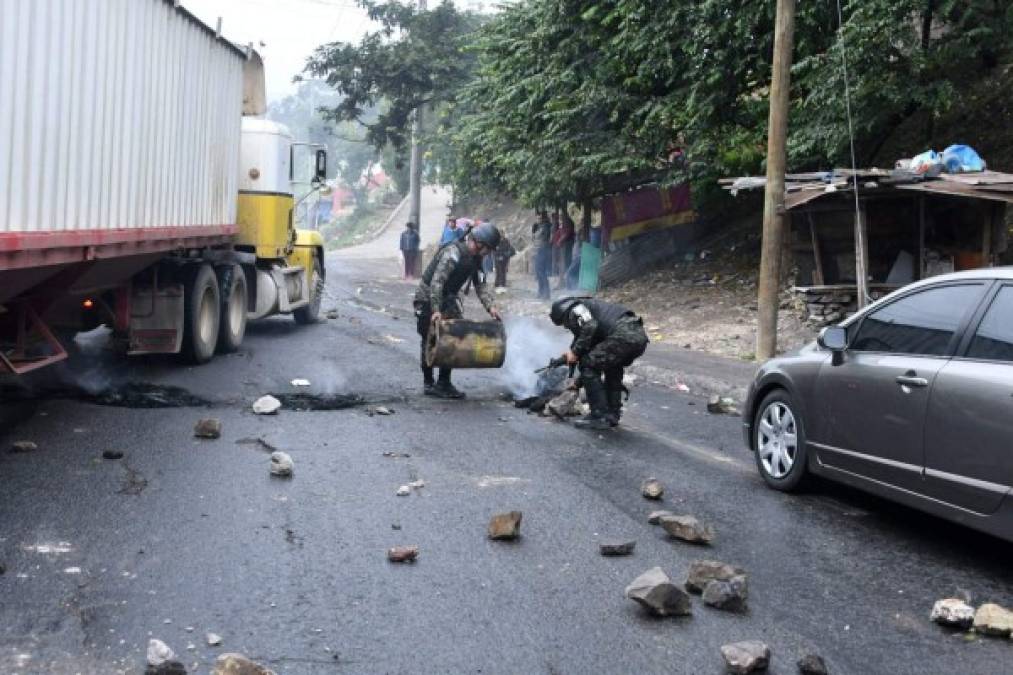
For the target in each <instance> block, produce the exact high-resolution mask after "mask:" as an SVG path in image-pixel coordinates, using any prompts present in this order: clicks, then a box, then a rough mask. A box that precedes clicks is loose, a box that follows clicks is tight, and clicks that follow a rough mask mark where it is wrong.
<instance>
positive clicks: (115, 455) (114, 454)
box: [102, 450, 123, 459]
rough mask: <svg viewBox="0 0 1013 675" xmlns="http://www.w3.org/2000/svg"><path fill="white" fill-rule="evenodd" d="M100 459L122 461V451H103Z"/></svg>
mask: <svg viewBox="0 0 1013 675" xmlns="http://www.w3.org/2000/svg"><path fill="white" fill-rule="evenodd" d="M102 459H123V451H122V450H103V451H102Z"/></svg>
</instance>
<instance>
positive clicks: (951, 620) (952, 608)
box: [929, 598, 974, 628]
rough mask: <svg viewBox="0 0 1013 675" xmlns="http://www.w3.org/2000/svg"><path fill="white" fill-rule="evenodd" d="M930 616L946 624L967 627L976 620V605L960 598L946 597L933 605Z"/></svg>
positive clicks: (933, 619) (937, 621)
mask: <svg viewBox="0 0 1013 675" xmlns="http://www.w3.org/2000/svg"><path fill="white" fill-rule="evenodd" d="M929 618H930V619H931V620H932V621H935V622H936V623H938V624H942V625H944V626H958V627H960V628H967V627H968V626H970V625H971V624H972V623H973V622H974V607H971V606H970V605H969V604H967V603H966V602H964V601H963V600H961V599H960V598H944V599H942V600H937V601H936V604H934V605H933V606H932V613H931V614H929Z"/></svg>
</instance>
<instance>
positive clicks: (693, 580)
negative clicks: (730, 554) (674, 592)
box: [686, 560, 746, 593]
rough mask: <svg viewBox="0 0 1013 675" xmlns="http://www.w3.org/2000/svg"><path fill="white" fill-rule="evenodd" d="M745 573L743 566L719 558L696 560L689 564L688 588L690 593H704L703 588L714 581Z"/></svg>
mask: <svg viewBox="0 0 1013 675" xmlns="http://www.w3.org/2000/svg"><path fill="white" fill-rule="evenodd" d="M745 573H746V572H745V570H743V569H742V568H741V567H735V566H734V565H729V564H727V563H723V562H719V561H717V560H694V561H693V562H692V563H690V565H689V576H688V577H687V578H686V590H687V591H689V592H690V593H703V589H704V588H706V587H707V584H709V583H710V582H712V581H715V580H717V581H728V580H730V579H731V578H732V577H735V576H739V575H740V574H745Z"/></svg>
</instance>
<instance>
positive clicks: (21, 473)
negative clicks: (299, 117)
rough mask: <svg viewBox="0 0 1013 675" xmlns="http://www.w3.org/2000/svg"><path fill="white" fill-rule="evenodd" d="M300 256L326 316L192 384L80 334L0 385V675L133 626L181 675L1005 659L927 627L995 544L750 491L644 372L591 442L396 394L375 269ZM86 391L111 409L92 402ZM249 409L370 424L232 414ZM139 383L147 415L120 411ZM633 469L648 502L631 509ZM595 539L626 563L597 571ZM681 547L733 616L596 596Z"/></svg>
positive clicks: (108, 646)
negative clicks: (648, 611)
mask: <svg viewBox="0 0 1013 675" xmlns="http://www.w3.org/2000/svg"><path fill="white" fill-rule="evenodd" d="M426 208H427V209H435V210H436V211H438V210H439V209H440V208H443V207H442V206H441V205H437V206H433V205H432V204H431V203H430V205H429V206H427V207H426ZM430 212H432V211H430ZM438 217H440V218H441V217H442V214H438ZM436 222H439V221H436ZM425 225H426V223H425V222H424V226H425ZM388 243H389V242H388ZM384 250H387V251H389V250H391V249H388V248H386V246H385V247H384ZM328 263H329V269H330V274H329V277H328V291H327V292H328V298H327V300H326V301H325V303H324V307H325V309H335V310H336V311H337V313H338V316H337V318H336V319H332V320H327V321H324V322H321V323H319V324H317V325H313V326H308V327H301V326H297V325H296V324H295V323H294V322H293V321H291V320H285V319H282V318H275V319H271V320H267V321H264V322H261V323H258V324H256V325H251V326H250V329H249V332H248V334H247V340H246V343H245V345H244V347H243V349H242V350H241V351H240V352H239V353H238V354H235V355H232V356H227V357H219V358H217V359H215V360H214V361H213V362H212V363H210V364H208V365H206V366H202V367H197V368H188V367H181V366H179V365H177V364H176V362H175V360H173V359H169V358H164V359H162V358H147V359H132V360H127V359H126V358H125V357H122V356H119V355H117V354H115V353H112V352H110V351H109V350H107V349H106V348H105V347H104V346H103V343H102V341H101V340H93V341H92V343H89V344H86V345H83V346H82V347H81V349H82V352H83V353H82V354H81V355H79V356H78V357H77V358H75V360H74V362H73V363H72V364H70V365H69V366H67V367H62V368H59V369H54V370H50V371H44V372H40V373H38V375H37V376H36V377H33V378H30V379H29V380H28V381H26V384H28V385H30V386H31V388H30V389H28V390H18V391H15V390H11V389H10V388H9V387H8V388H7V389H4V390H3V396H4V403H3V406H2V411H3V424H2V426H0V448H4V449H6V448H7V447H9V446H10V444H11V443H12V442H13V441H16V440H30V441H33V442H35V443H36V444H37V445H38V449H37V450H35V451H33V452H28V453H23V454H9V453H6V452H4V453H2V454H0V475H2V476H3V489H2V491H0V522H2V523H3V526H2V530H0V564H3V565H4V568H5V573H4V574H3V575H2V576H0V672H4V673H117V672H123V673H140V672H142V671H143V668H144V660H145V656H144V653H145V648H146V644H147V641H148V639H149V638H151V637H155V638H158V639H161V640H163V641H165V642H166V643H167V644H168V645H169V646H170V647H172V648H173V649H174V650H175V651H176V652H177V654H178V655H179V656H180V658H181V660H182V661H183V662H184V663H186V664H187V666H188V668H190V669H191V672H203V673H207V672H208V670H209V667H210V664H211V663H213V661H214V658H215V656H216V654H219V653H222V652H225V651H238V652H242V653H244V654H246V655H248V656H249V657H251V658H253V659H255V660H257V661H260V662H261V663H263V664H265V665H267V666H269V667H271V668H272V669H274V670H275V671H276V672H278V673H332V672H333V673H406V672H417V673H485V674H489V673H590V672H601V673H631V672H640V673H688V674H696V673H713V674H715V675H717V674H718V673H721V672H723V663H722V660H721V656H720V653H719V648H720V646H721V645H722V644H724V643H727V642H732V641H736V640H743V639H762V640H764V641H766V642H767V643H768V644H769V645H770V646H771V648H772V650H773V662H772V666H771V669H770V672H771V673H779V674H787V673H794V672H796V668H795V665H794V663H795V661H796V659H798V658H799V657H801V656H802V655H803V654H805V653H807V652H815V653H818V654H821V655H822V656H823V657H824V658H825V659H826V660H827V662H828V664H829V666H830V672H832V673H854V674H856V675H868V674H872V673H884V674H890V675H899V674H906V673H910V674H912V675H914V674H918V675H922V674H923V673H945V672H961V673H990V674H998V673H1009V672H1013V658H1011V651H1010V650H1011V649H1013V644H1010V641H1009V640H1001V639H987V638H973V639H966V638H965V636H963V635H962V634H959V633H952V632H949V631H946V630H943V629H941V628H939V627H938V626H936V625H934V624H932V623H930V622H929V621H928V613H929V610H930V609H931V607H932V604H933V602H934V601H935V600H936V599H938V598H942V597H946V596H951V595H955V594H967V595H969V596H971V598H972V599H973V600H974V601H975V602H984V601H995V602H998V603H1000V604H1004V605H1006V606H1009V605H1010V604H1013V566H1011V565H1010V561H1011V559H1013V556H1011V552H1013V551H1011V547H1010V546H1009V545H1007V544H1004V543H1001V542H998V541H996V540H994V539H991V538H988V537H985V536H983V535H979V534H976V533H974V532H970V531H967V530H964V529H961V528H958V527H955V526H951V525H949V524H947V523H945V522H943V521H940V520H937V519H935V518H932V517H929V516H925V515H922V514H919V513H916V512H913V511H910V510H907V509H904V508H902V507H899V506H895V505H892V504H889V503H886V502H882V501H879V500H876V499H872V498H868V497H865V496H863V495H861V494H860V493H857V492H853V491H850V490H847V489H843V488H836V487H833V486H821V487H819V488H817V489H816V490H815V491H813V492H811V493H809V494H806V495H802V496H788V495H783V494H780V493H777V492H773V491H771V490H769V489H767V488H766V487H765V486H764V484H763V483H762V481H761V480H760V479H759V477H758V476H757V474H756V471H755V469H754V468H753V466H752V460H751V457H750V456H749V455H748V454H747V453H746V452H745V451H744V450H743V448H742V447H741V440H740V432H739V420H738V419H736V418H735V417H731V416H715V415H709V414H707V413H706V411H705V405H704V404H705V400H704V399H701V398H699V397H698V396H695V395H694V394H692V393H690V394H684V393H680V392H677V391H674V390H671V389H666V388H663V387H660V386H655V385H652V384H650V383H649V382H645V381H644V380H638V382H637V386H635V387H634V388H633V396H632V399H631V402H630V403H631V405H630V408H629V412H628V415H627V417H626V418H625V419H624V426H623V427H622V428H621V429H620V430H618V431H614V432H609V433H604V434H589V433H585V432H581V431H578V430H576V429H574V428H572V427H571V426H570V425H568V424H566V423H562V422H557V421H552V420H549V419H544V418H538V417H534V416H529V415H527V414H525V413H524V411H522V410H518V409H516V408H514V407H513V405H512V404H511V403H510V402H509V401H507V400H504V394H505V393H506V391H507V388H506V386H505V385H504V381H503V378H502V375H503V373H500V372H498V371H474V372H467V373H458V376H457V377H455V381H456V382H457V384H458V386H460V387H461V388H462V389H464V390H465V391H467V393H468V395H469V397H468V399H467V400H465V401H460V402H444V401H435V400H431V399H426V398H423V397H422V396H420V388H421V387H420V385H421V383H420V379H421V378H420V376H419V373H418V367H417V350H418V346H417V341H416V336H415V332H414V323H413V320H412V316H411V312H410V298H411V293H412V287H411V286H410V285H408V284H405V283H402V282H401V281H400V280H399V278H398V275H397V267H396V264H395V262H394V261H393V260H390V259H387V260H373V259H370V258H369V256H365V255H363V252H362V250H360V251H353V252H351V253H345V254H342V255H339V256H331V257H330V259H329V261H328ZM467 304H468V311H469V312H470V313H471V314H475V315H477V314H478V312H477V311H476V310H477V303H476V302H475V300H474V298H473V297H469V298H468V302H467ZM294 378H306V379H309V380H310V381H311V383H312V385H311V386H310V387H309V388H307V389H299V388H296V387H293V386H292V385H291V384H290V381H291V380H292V379H294ZM6 382H8V383H9V381H6ZM141 385H143V386H144V387H153V389H150V390H146V389H144V388H143V387H142V386H141ZM169 387H178V388H179V389H178V390H177V389H168V388H169ZM116 392H120V393H123V392H126V393H128V394H130V395H131V396H128V397H127V400H126V401H125V402H123V401H121V402H120V403H121V405H110V403H116V401H115V400H112V399H113V398H114V397H113V396H112V394H114V393H116ZM266 393H275V394H297V393H309V394H312V395H315V396H317V397H318V398H317V399H315V401H316V402H317V403H318V404H321V405H322V404H324V403H328V402H330V403H335V402H341V401H342V400H345V399H341V398H337V397H339V396H341V395H355V396H359V397H362V398H363V399H364V401H365V403H366V404H369V405H382V406H386V407H388V408H391V409H392V410H393V411H394V413H395V414H393V415H391V416H381V415H374V416H370V415H369V414H368V408H367V405H365V404H364V405H353V406H352V407H348V408H345V409H339V410H313V411H296V410H293V409H292V407H291V405H290V406H288V407H286V408H285V409H283V410H282V411H281V412H280V413H279V414H278V415H276V416H270V417H258V416H256V415H254V414H253V413H252V412H251V408H250V406H251V403H252V402H253V401H254V400H255V399H256V398H258V397H259V396H261V395H263V394H266ZM152 395H156V396H161V397H163V402H165V403H168V404H171V407H165V408H144V407H137V406H138V405H142V404H145V403H147V402H150V401H151V397H152ZM328 397H330V398H328ZM202 417H217V418H219V419H220V420H221V421H222V423H223V428H224V430H223V433H222V437H221V438H220V439H218V440H198V439H195V438H193V433H192V429H193V425H194V423H195V422H197V420H198V419H200V418H202ZM271 448H278V449H281V450H284V451H286V452H288V453H290V454H291V456H292V457H293V459H294V462H295V474H294V476H293V477H292V478H290V479H279V478H275V477H272V476H270V475H269V471H268V465H269V451H270V449H271ZM106 450H116V451H120V452H123V453H124V457H123V458H122V459H118V460H115V459H114V460H110V459H103V457H102V455H103V452H104V451H106ZM391 453H392V454H393V456H390V454H391ZM650 476H654V477H657V478H658V479H660V480H661V481H662V482H663V483H664V484H665V486H666V487H667V490H666V493H665V497H664V500H663V501H662V502H660V503H657V502H650V501H648V500H645V499H644V498H643V497H642V496H641V494H640V489H639V486H640V484H641V482H642V481H643V480H644V479H645V478H647V477H650ZM414 480H422V481H424V483H425V486H424V487H422V488H421V489H417V490H414V491H413V492H412V494H411V495H410V496H407V497H397V496H395V492H396V490H397V489H398V487H399V486H401V485H404V484H406V483H409V482H410V481H414ZM657 508H666V509H670V510H673V511H675V512H681V513H690V514H694V515H696V516H697V517H699V518H700V519H702V520H704V521H705V522H707V523H709V524H711V525H712V526H713V527H714V529H715V530H716V533H717V539H716V541H715V542H714V544H713V545H712V546H710V547H698V546H692V545H688V544H683V543H678V542H676V541H673V540H671V539H669V538H667V537H666V536H665V535H664V532H662V531H661V530H660V529H659V528H657V527H655V526H651V525H649V524H648V523H647V514H648V513H649V512H650V511H652V510H654V509H657ZM508 510H520V511H522V512H523V514H524V519H523V525H522V533H523V536H522V538H521V539H520V541H518V542H515V543H505V542H492V541H489V540H487V538H486V535H485V528H486V524H487V522H488V519H489V517H490V516H491V515H492V514H494V513H496V512H500V511H508ZM612 538H631V539H635V540H636V542H637V545H636V550H635V552H634V554H633V555H632V556H629V557H624V558H603V557H601V556H600V555H599V554H598V549H597V547H598V543H599V542H601V541H604V540H606V539H612ZM395 545H418V546H419V547H420V556H419V560H418V562H417V563H415V564H409V565H394V564H391V563H388V562H387V560H386V558H385V551H386V549H387V548H388V547H391V546H395ZM702 558H709V559H717V560H722V561H726V562H729V563H733V564H736V565H740V566H742V567H744V568H745V569H746V571H747V572H748V575H749V583H750V597H749V611H748V613H747V614H745V615H737V614H730V613H725V612H721V611H717V610H713V609H710V608H708V607H705V606H704V605H703V604H702V603H701V602H700V601H699V599H698V598H697V599H695V600H694V614H693V616H692V617H691V618H684V619H665V620H657V619H651V618H649V617H646V616H645V615H644V614H643V612H642V611H640V608H639V607H638V606H636V605H635V604H634V603H632V602H631V601H629V600H627V599H625V598H624V595H623V589H624V587H625V586H626V584H628V583H629V582H630V581H631V580H632V579H633V578H635V577H636V576H637V575H639V574H640V573H641V572H644V571H645V570H647V569H649V568H651V567H654V566H660V567H662V568H663V569H664V570H665V571H666V572H667V573H668V574H669V575H670V576H671V577H672V578H673V579H675V580H676V581H679V582H681V581H682V579H684V578H685V574H686V570H687V567H688V565H689V564H690V562H691V561H693V560H696V559H702ZM209 631H210V632H214V633H217V634H219V635H221V636H222V637H223V642H222V645H221V646H220V647H211V646H209V645H208V644H207V643H206V641H205V638H204V636H205V633H206V632H209Z"/></svg>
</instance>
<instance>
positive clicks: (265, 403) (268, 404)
mask: <svg viewBox="0 0 1013 675" xmlns="http://www.w3.org/2000/svg"><path fill="white" fill-rule="evenodd" d="M280 408H281V401H279V400H278V399H276V398H275V397H274V396H271V395H270V394H268V395H267V396H261V397H260V398H258V399H257V400H256V401H254V402H253V412H255V413H257V414H258V415H273V414H275V413H276V412H278V410H279V409H280Z"/></svg>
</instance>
